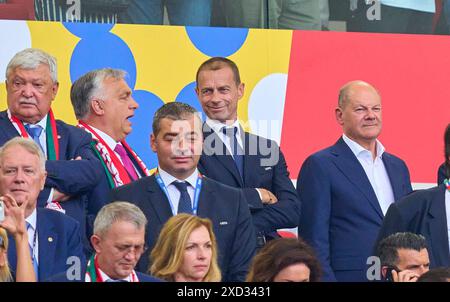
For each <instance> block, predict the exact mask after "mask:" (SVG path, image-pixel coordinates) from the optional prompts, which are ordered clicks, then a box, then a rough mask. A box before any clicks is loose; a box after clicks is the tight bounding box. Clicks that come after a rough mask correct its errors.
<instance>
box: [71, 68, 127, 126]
mask: <svg viewBox="0 0 450 302" xmlns="http://www.w3.org/2000/svg"><path fill="white" fill-rule="evenodd" d="M126 75H127V73H126V72H125V71H124V70H120V69H113V68H102V69H96V70H92V71H90V72H88V73H86V74H84V75H83V76H81V77H80V78H79V79H78V80H76V81H75V82H74V83H73V84H72V88H71V89H70V100H71V102H72V106H73V109H74V111H75V116H76V117H77V119H79V120H82V119H85V118H86V117H87V116H88V115H89V107H90V102H91V101H92V99H93V98H102V96H103V94H104V91H103V81H104V80H105V79H107V78H113V79H115V80H122V79H124V78H125V77H126Z"/></svg>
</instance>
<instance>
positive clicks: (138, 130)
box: [127, 90, 164, 170]
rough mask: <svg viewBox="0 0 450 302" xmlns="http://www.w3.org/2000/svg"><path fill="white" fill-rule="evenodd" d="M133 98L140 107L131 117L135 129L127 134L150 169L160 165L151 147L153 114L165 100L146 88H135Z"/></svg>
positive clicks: (135, 149)
mask: <svg viewBox="0 0 450 302" xmlns="http://www.w3.org/2000/svg"><path fill="white" fill-rule="evenodd" d="M133 98H134V99H135V100H136V102H138V104H139V108H138V109H137V110H136V111H135V115H134V117H133V118H132V119H131V121H132V123H133V131H132V132H131V133H130V134H129V135H128V136H127V142H128V143H129V144H130V146H131V147H132V148H133V150H134V151H135V152H136V153H137V154H138V156H139V157H140V158H141V159H142V160H143V161H144V163H145V165H146V166H147V168H148V169H149V170H150V169H153V168H156V167H157V166H158V158H157V156H156V153H154V152H153V151H152V150H151V148H150V134H152V133H153V130H152V120H153V115H154V114H155V112H156V110H158V108H159V107H161V106H162V105H164V102H163V101H162V100H161V99H160V98H159V97H158V96H156V95H155V94H153V93H151V92H148V91H145V90H135V91H134V92H133Z"/></svg>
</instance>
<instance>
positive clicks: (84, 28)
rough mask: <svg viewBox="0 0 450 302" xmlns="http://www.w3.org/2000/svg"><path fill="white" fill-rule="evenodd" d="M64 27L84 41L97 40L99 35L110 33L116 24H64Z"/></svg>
mask: <svg viewBox="0 0 450 302" xmlns="http://www.w3.org/2000/svg"><path fill="white" fill-rule="evenodd" d="M63 25H64V27H65V28H66V29H67V30H68V31H70V32H71V33H72V34H74V35H75V36H77V37H80V38H82V39H87V38H95V37H97V36H98V35H101V34H105V33H109V31H110V30H111V29H112V28H113V27H114V24H108V23H104V24H103V23H84V22H63Z"/></svg>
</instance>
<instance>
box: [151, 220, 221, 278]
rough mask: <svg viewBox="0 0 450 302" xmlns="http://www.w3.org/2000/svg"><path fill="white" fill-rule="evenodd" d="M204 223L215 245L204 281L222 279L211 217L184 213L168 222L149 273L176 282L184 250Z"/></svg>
mask: <svg viewBox="0 0 450 302" xmlns="http://www.w3.org/2000/svg"><path fill="white" fill-rule="evenodd" d="M201 226H204V227H206V229H207V230H208V233H209V237H210V238H211V248H212V256H211V264H210V266H209V270H208V273H207V274H206V276H205V278H204V279H203V281H205V282H219V281H220V280H221V279H222V276H221V272H220V268H219V265H218V264H217V242H216V237H215V236H214V231H213V228H212V222H211V220H209V219H208V218H200V217H198V216H194V215H190V214H184V213H183V214H178V215H176V216H173V217H171V218H170V219H169V220H168V221H167V222H166V223H165V224H164V226H163V228H162V230H161V232H160V234H159V237H158V240H157V242H156V244H155V247H154V248H153V250H152V253H151V255H150V262H151V263H152V265H151V267H150V269H149V272H150V273H151V274H152V275H153V276H155V277H158V278H161V279H163V280H167V281H175V280H174V277H175V273H176V272H177V271H178V270H179V269H180V267H181V265H182V264H183V256H184V250H185V247H186V244H187V241H188V239H189V236H190V235H191V233H192V232H193V231H194V230H195V229H197V228H199V227H201Z"/></svg>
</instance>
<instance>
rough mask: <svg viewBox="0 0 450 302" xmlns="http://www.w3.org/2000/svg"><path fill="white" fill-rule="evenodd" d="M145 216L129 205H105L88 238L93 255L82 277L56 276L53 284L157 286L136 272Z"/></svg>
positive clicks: (132, 205) (148, 278)
mask: <svg viewBox="0 0 450 302" xmlns="http://www.w3.org/2000/svg"><path fill="white" fill-rule="evenodd" d="M146 225H147V218H145V215H144V213H142V211H141V210H140V209H139V208H138V207H137V206H135V205H134V204H131V203H128V202H120V201H117V202H112V203H109V204H107V205H105V206H104V207H103V208H102V209H101V210H100V211H99V212H98V215H97V217H96V218H95V222H94V234H93V235H92V237H91V242H92V246H93V247H94V249H95V254H93V255H92V256H91V257H90V260H89V262H88V264H87V266H86V267H84V268H83V270H82V272H81V274H70V273H69V274H67V273H66V274H59V275H57V276H54V277H53V278H51V279H50V281H56V282H68V281H70V282H83V281H85V282H160V281H162V280H160V279H157V278H155V277H152V276H149V275H146V274H143V273H140V272H136V271H135V270H134V268H135V266H136V264H137V262H138V261H139V259H140V257H141V256H142V254H143V253H144V251H145V248H146V246H145V226H146Z"/></svg>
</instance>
